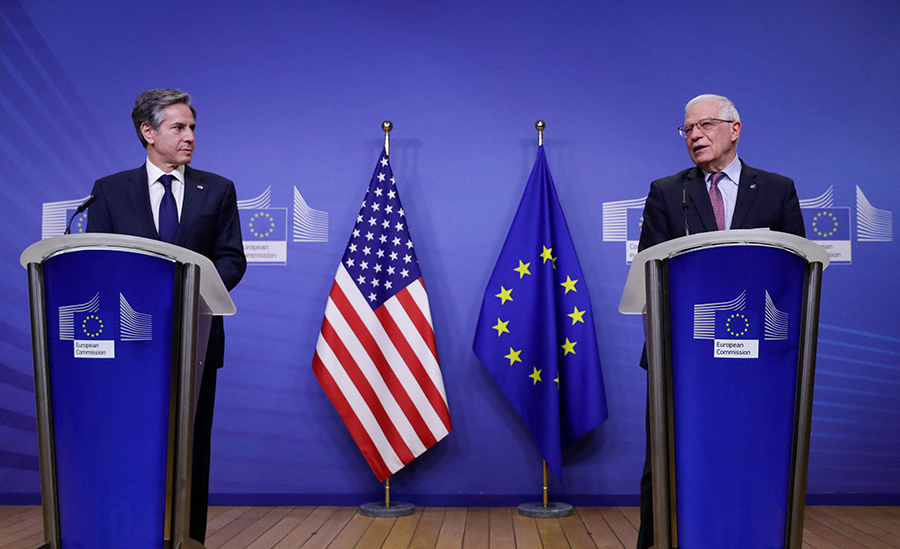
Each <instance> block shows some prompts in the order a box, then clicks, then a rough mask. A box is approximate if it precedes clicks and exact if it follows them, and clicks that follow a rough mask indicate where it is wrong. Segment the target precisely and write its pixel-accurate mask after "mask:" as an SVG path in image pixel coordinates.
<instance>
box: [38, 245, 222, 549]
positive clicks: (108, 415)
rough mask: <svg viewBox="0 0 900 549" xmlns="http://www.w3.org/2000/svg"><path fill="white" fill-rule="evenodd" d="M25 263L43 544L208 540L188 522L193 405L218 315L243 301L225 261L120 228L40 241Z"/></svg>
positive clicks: (77, 546) (190, 548) (78, 547)
mask: <svg viewBox="0 0 900 549" xmlns="http://www.w3.org/2000/svg"><path fill="white" fill-rule="evenodd" d="M21 263H22V265H23V266H25V267H27V269H28V281H29V290H30V300H31V323H32V345H33V352H34V371H35V396H36V400H37V419H38V442H39V449H40V470H41V500H42V505H43V515H44V539H45V543H44V544H43V545H42V546H41V547H40V548H39V549H44V548H46V549H121V548H122V547H128V548H132V549H138V548H139V549H145V548H146V549H151V548H153V549H161V548H165V549H198V548H202V545H201V544H200V543H198V542H196V541H194V540H191V539H189V535H188V532H189V520H190V516H189V515H190V497H191V494H190V487H191V482H190V481H191V448H192V442H193V420H194V412H195V408H194V406H195V403H196V399H197V393H198V391H199V380H200V379H201V377H202V372H203V362H202V359H203V358H204V357H205V356H206V343H207V339H208V335H209V327H210V324H211V320H212V316H214V315H231V314H234V313H235V307H234V303H233V302H232V301H231V297H230V296H229V295H228V291H227V290H226V289H225V285H224V284H223V283H222V281H221V279H220V278H219V276H218V273H217V272H216V269H215V267H214V266H213V264H212V263H211V262H210V261H209V259H207V258H206V257H204V256H202V255H200V254H197V253H195V252H192V251H190V250H186V249H184V248H179V247H177V246H173V245H171V244H166V243H164V242H161V241H156V240H148V239H144V238H138V237H132V236H122V235H111V234H78V235H67V236H60V237H56V238H50V239H47V240H42V241H40V242H37V243H35V244H33V245H32V246H30V247H29V248H28V249H27V250H25V252H23V254H22V257H21ZM195 380H196V383H195Z"/></svg>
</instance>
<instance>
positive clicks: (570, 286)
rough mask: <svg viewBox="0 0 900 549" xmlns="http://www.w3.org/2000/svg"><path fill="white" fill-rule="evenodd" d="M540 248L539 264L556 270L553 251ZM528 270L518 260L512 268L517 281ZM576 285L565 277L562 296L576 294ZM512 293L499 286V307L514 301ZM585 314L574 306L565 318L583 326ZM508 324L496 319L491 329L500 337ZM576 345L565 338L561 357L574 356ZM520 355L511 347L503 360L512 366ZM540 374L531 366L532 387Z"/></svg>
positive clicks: (522, 262)
mask: <svg viewBox="0 0 900 549" xmlns="http://www.w3.org/2000/svg"><path fill="white" fill-rule="evenodd" d="M542 248H543V251H542V252H541V255H540V257H541V259H542V260H543V261H542V263H541V264H542V265H544V264H546V263H547V262H548V261H550V262H551V265H552V266H553V268H554V269H556V259H557V258H556V257H553V249H552V248H548V247H546V246H542ZM530 269H531V263H525V262H524V261H522V260H521V259H520V260H519V266H518V267H516V268H514V269H513V270H514V271H515V272H517V273H519V280H521V279H522V278H524V277H525V276H526V275H531V274H532V273H531V270H530ZM577 283H578V280H577V279H576V280H572V277H570V276H568V275H567V276H566V281H565V282H561V283H560V286H562V287H563V288H565V292H564V293H563V295H565V294H568V293H569V292H578V289H577V288H576V284H577ZM512 292H513V288H506V287H504V286H502V285H501V286H500V293H498V294H496V295H495V296H494V297H497V298H499V299H500V305H504V304H506V302H507V301H514V300H513V297H512ZM586 312H587V309H585V310H584V311H579V310H578V306H575V307H574V308H573V310H572V312H571V313H569V314H567V315H566V316H568V317H569V318H571V319H572V326H574V325H575V324H577V323H579V322H581V323H582V324H584V314H585V313H586ZM510 322H511V321H509V320H503V319H501V318H499V317H498V318H497V324H495V325H494V326H493V329H494V330H497V337H500V336H502V335H503V334H508V333H510V331H509V323H510ZM577 344H578V342H577V341H570V340H569V338H566V342H565V343H563V344H562V345H560V348H561V349H562V350H563V356H567V355H569V354H573V355H574V354H575V345H577ZM521 354H522V349H519V350H518V351H517V350H515V349H513V348H512V347H510V348H509V354H507V355H505V356H504V357H503V358H506V359H507V360H509V365H510V366H512V365H514V364H515V363H516V362H522V358H521V356H520V355H521ZM523 364H524V363H523ZM541 372H543V370H539V369H538V368H537V367H534V366H532V373H531V375H529V376H528V377H530V378H531V379H532V380H534V383H533V385H537V384H538V382H542V381H543V379H541ZM553 381H554V382H555V383H556V386H557V389H558V388H559V376H557V378H556V379H554V380H553Z"/></svg>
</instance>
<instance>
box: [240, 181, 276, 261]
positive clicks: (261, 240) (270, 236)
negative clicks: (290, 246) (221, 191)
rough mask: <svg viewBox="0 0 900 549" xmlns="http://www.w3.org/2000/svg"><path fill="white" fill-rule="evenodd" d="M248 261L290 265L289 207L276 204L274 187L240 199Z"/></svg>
mask: <svg viewBox="0 0 900 549" xmlns="http://www.w3.org/2000/svg"><path fill="white" fill-rule="evenodd" d="M238 209H239V210H241V224H242V226H241V234H242V236H243V239H244V255H246V256H247V263H251V264H252V263H256V264H265V265H285V264H287V208H273V207H272V187H271V186H270V187H268V188H267V189H266V190H265V191H264V192H263V193H262V194H261V195H259V196H257V197H256V198H251V199H249V200H238Z"/></svg>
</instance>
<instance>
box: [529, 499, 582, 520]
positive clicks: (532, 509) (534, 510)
mask: <svg viewBox="0 0 900 549" xmlns="http://www.w3.org/2000/svg"><path fill="white" fill-rule="evenodd" d="M572 510H573V507H572V506H571V505H569V504H568V503H559V502H556V501H548V502H547V504H546V505H544V503H543V502H540V501H538V502H535V503H523V504H522V505H519V514H520V515H522V516H523V517H531V518H559V517H568V516H569V515H571V514H572Z"/></svg>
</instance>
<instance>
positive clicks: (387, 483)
mask: <svg viewBox="0 0 900 549" xmlns="http://www.w3.org/2000/svg"><path fill="white" fill-rule="evenodd" d="M384 506H385V507H390V506H391V477H388V478H386V479H384Z"/></svg>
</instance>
